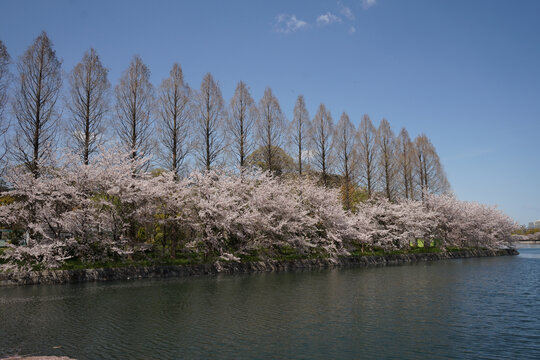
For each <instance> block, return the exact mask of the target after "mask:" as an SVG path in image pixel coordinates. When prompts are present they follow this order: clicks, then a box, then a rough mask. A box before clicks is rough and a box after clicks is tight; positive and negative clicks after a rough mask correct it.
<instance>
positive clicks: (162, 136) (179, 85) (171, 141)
mask: <svg viewBox="0 0 540 360" xmlns="http://www.w3.org/2000/svg"><path fill="white" fill-rule="evenodd" d="M157 103H158V106H157V112H158V118H159V122H158V133H159V144H160V155H161V158H162V161H163V163H164V164H165V166H166V168H167V169H168V170H171V171H174V173H175V174H176V175H177V176H178V175H179V174H180V171H181V169H182V166H183V164H184V160H185V159H186V156H187V154H188V151H189V149H190V119H191V105H192V102H191V90H190V88H189V86H188V85H187V84H185V83H184V76H183V74H182V68H181V67H180V64H174V65H173V67H172V69H171V72H170V75H169V77H168V78H167V79H165V80H163V82H162V83H161V86H160V88H159V97H158V101H157Z"/></svg>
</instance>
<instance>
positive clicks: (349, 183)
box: [334, 113, 356, 210]
mask: <svg viewBox="0 0 540 360" xmlns="http://www.w3.org/2000/svg"><path fill="white" fill-rule="evenodd" d="M355 134H356V129H355V128H354V125H353V124H352V123H351V120H350V119H349V115H347V113H343V114H341V118H340V119H339V122H338V124H337V126H336V130H335V133H334V147H335V151H336V155H337V160H338V161H337V164H338V169H339V173H340V175H341V177H342V179H343V185H342V196H343V205H344V207H345V209H347V210H350V209H351V206H352V200H353V199H352V197H353V191H354V186H353V179H354V172H355V167H356V154H355V150H356V139H355Z"/></svg>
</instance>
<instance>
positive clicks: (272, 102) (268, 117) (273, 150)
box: [257, 87, 285, 171]
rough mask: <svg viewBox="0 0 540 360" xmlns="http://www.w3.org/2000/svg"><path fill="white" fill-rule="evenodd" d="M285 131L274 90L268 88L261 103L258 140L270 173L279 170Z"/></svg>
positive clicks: (283, 117)
mask: <svg viewBox="0 0 540 360" xmlns="http://www.w3.org/2000/svg"><path fill="white" fill-rule="evenodd" d="M284 129H285V116H284V115H283V112H282V111H281V107H280V106H279V102H278V100H277V98H276V97H275V96H274V95H273V94H272V89H270V88H269V87H267V88H266V90H264V95H263V97H262V99H261V100H260V101H259V117H258V119H257V138H258V143H259V145H260V146H261V147H262V149H263V157H264V163H265V164H266V166H267V169H268V170H270V171H276V170H277V163H276V161H277V154H278V152H279V147H280V146H281V145H282V138H283V131H284Z"/></svg>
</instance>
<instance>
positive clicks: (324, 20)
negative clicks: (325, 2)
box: [317, 12, 343, 25]
mask: <svg viewBox="0 0 540 360" xmlns="http://www.w3.org/2000/svg"><path fill="white" fill-rule="evenodd" d="M335 22H339V23H340V22H343V21H342V20H341V18H340V17H339V16H336V15H334V14H332V13H331V12H327V13H326V14H324V15H320V16H319V17H318V18H317V25H329V24H332V23H335Z"/></svg>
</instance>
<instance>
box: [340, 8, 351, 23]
mask: <svg viewBox="0 0 540 360" xmlns="http://www.w3.org/2000/svg"><path fill="white" fill-rule="evenodd" d="M339 12H340V13H341V15H343V16H345V17H346V18H347V19H349V20H354V14H353V12H352V10H351V8H348V7H346V6H343V7H342V8H341V10H340V11H339Z"/></svg>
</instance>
